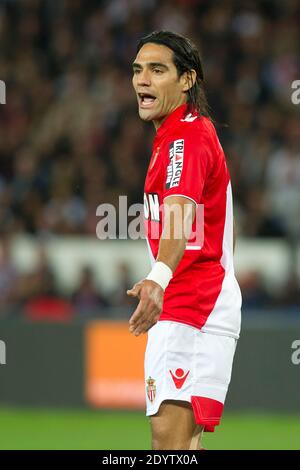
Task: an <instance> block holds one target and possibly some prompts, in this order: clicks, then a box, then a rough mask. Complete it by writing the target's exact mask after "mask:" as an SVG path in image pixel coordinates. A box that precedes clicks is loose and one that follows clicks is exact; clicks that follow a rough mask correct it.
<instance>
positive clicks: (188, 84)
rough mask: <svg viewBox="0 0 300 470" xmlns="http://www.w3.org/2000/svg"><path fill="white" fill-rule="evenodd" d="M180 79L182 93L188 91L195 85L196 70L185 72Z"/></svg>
mask: <svg viewBox="0 0 300 470" xmlns="http://www.w3.org/2000/svg"><path fill="white" fill-rule="evenodd" d="M180 78H181V80H182V85H183V88H182V91H188V90H189V89H190V88H192V86H193V85H194V84H195V81H196V78H197V73H196V70H194V69H192V70H188V71H187V72H184V74H183V75H182V76H181V77H180Z"/></svg>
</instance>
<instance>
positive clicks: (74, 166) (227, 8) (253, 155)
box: [0, 0, 300, 305]
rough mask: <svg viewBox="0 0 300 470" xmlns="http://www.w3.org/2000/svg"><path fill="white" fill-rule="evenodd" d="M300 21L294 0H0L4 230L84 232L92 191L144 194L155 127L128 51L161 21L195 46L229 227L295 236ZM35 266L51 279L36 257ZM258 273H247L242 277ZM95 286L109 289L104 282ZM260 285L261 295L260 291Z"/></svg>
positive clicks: (3, 280)
mask: <svg viewBox="0 0 300 470" xmlns="http://www.w3.org/2000/svg"><path fill="white" fill-rule="evenodd" d="M299 24H300V5H299V2H298V1H297V0H286V1H284V2H283V1H281V0H256V1H247V0H245V1H243V2H241V1H236V0H223V1H215V0H172V1H168V0H160V1H159V0H89V1H84V0H60V1H53V0H22V1H21V0H1V1H0V79H1V80H3V81H5V83H6V95H7V96H6V104H5V105H0V233H4V234H6V235H8V236H9V235H11V234H23V233H29V234H33V235H39V236H43V235H47V234H52V233H55V234H68V235H70V234H89V235H93V236H94V235H95V230H96V225H97V216H96V209H97V207H98V206H99V204H101V203H112V204H114V205H115V207H118V198H119V195H127V196H128V199H129V200H128V204H131V203H137V202H142V194H143V183H144V177H145V173H146V169H147V165H148V161H149V155H150V153H151V145H152V139H153V136H154V129H153V126H151V125H150V124H143V123H142V122H141V121H140V120H139V118H138V116H137V105H136V98H135V96H134V93H133V90H132V87H131V63H132V60H133V58H134V57H135V50H136V44H137V41H138V39H139V38H140V37H142V36H144V35H145V34H147V33H149V32H151V31H152V30H155V29H157V30H158V29H167V30H172V31H175V32H179V33H181V34H184V35H187V36H189V37H190V38H192V39H193V41H194V42H195V43H196V44H197V45H198V47H199V50H200V51H201V56H202V60H203V65H204V71H205V86H206V93H207V97H208V102H209V104H210V107H211V110H212V116H213V118H214V120H215V122H216V123H217V124H216V125H217V129H218V134H219V136H220V140H221V143H222V145H223V147H224V149H225V153H226V156H227V159H228V163H229V166H230V169H231V175H232V181H233V189H234V198H235V218H236V222H237V226H238V231H239V233H240V234H241V235H245V236H250V237H285V238H287V239H288V240H291V243H293V241H294V240H297V239H298V238H299V237H300V217H299V214H300V191H299V187H300V140H299V135H300V128H299V110H300V105H298V106H297V105H296V104H293V103H292V100H291V95H292V92H293V89H292V82H293V81H294V80H297V79H300V65H299V54H298V52H299V51H298V47H299V43H300V37H299V36H300V34H299ZM3 263H5V260H4V261H3V260H2V265H1V268H0V269H1V271H0V289H3V285H4V286H5V285H7V284H9V283H10V284H11V285H12V286H14V279H15V276H17V274H16V272H15V271H14V269H13V268H12V267H11V268H9V267H7V268H5V269H6V272H5V274H4V275H3V272H2V271H3ZM40 269H41V270H42V274H41V273H40V274H39V275H38V276H37V277H39V276H40V275H42V276H46V277H47V282H46V283H45V285H47V289H50V290H51V289H52V292H53V291H54V281H53V277H52V274H51V270H48V268H46V267H45V266H44V265H43V260H42V259H41V267H40ZM40 279H41V278H40ZM43 279H44V278H43ZM39 282H40V285H41V288H45V287H42V285H43V282H44V281H43V282H41V281H39ZM255 282H257V283H258V285H260V283H259V280H255V276H254V278H253V275H252V278H251V275H250V279H246V281H245V283H246V285H248V287H249V286H250V291H251V289H252V286H253V283H255ZM35 283H36V280H35V281H34V280H33V279H23V280H22V282H21V284H20V283H18V286H19V287H18V289H19V290H18V294H17V298H18V301H21V302H23V301H24V299H29V298H33V297H34V295H33V294H32V295H31V296H30V295H29V294H28V292H29V291H30V288H31V287H30V288H28V285H31V286H32V285H36V284H35ZM20 286H21V287H20ZM33 289H35V287H33ZM78 289H79V291H78V292H74V294H73V301H72V299H69V300H68V302H69V301H70V302H71V303H72V302H73V303H74V302H75V300H74V299H77V300H76V304H78V305H79V304H80V302H81V301H80V300H78V299H79V297H78V295H80V292H83V291H84V292H85V291H89V290H91V289H93V274H92V272H91V271H90V270H89V268H88V267H86V269H84V270H83V272H82V279H81V281H80V283H79V286H78ZM254 290H255V289H254ZM3 292H4V291H3ZM24 292H27V293H24ZM255 292H256V293H257V289H256V290H255ZM5 295H8V296H10V295H11V293H10V290H9V289H8V290H6V294H5ZM97 296H98V297H97ZM96 297H97V298H95V302H99V303H100V304H103V305H104V304H105V303H107V299H104V297H103V298H102V296H101V289H100V290H98V292H97V295H96ZM260 298H261V299H265V300H264V301H266V302H268V301H269V300H268V296H267V293H264V292H263V293H262V294H261V297H260Z"/></svg>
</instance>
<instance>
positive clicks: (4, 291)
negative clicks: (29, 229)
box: [0, 237, 19, 317]
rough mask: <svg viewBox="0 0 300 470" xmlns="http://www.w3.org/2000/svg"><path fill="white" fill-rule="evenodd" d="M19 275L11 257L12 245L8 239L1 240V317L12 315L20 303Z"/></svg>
mask: <svg viewBox="0 0 300 470" xmlns="http://www.w3.org/2000/svg"><path fill="white" fill-rule="evenodd" d="M18 280H19V275H18V273H17V271H16V268H15V267H14V265H13V262H12V260H11V255H10V244H9V240H8V239H7V238H6V237H3V238H2V239H0V317H1V316H4V315H6V314H8V313H10V311H11V309H12V308H13V307H14V305H15V303H16V302H17V301H18Z"/></svg>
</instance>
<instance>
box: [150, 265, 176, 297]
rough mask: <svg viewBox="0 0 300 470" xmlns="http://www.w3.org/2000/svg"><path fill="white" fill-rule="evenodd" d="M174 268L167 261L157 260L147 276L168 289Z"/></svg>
mask: <svg viewBox="0 0 300 470" xmlns="http://www.w3.org/2000/svg"><path fill="white" fill-rule="evenodd" d="M172 276H173V273H172V270H171V269H170V268H169V266H167V265H166V264H165V263H162V262H161V261H156V263H155V264H154V266H153V268H152V269H151V271H150V273H149V274H148V276H147V277H146V279H148V280H149V281H154V282H157V284H159V285H160V286H161V288H162V289H163V290H165V289H166V287H167V285H168V284H169V282H170V280H171V279H172Z"/></svg>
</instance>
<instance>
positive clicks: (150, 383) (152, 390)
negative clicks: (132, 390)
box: [146, 377, 156, 403]
mask: <svg viewBox="0 0 300 470" xmlns="http://www.w3.org/2000/svg"><path fill="white" fill-rule="evenodd" d="M146 384H147V387H146V391H147V395H148V398H149V400H150V401H151V403H153V402H154V400H155V395H156V385H155V380H154V379H152V377H149V379H147V380H146Z"/></svg>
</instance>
